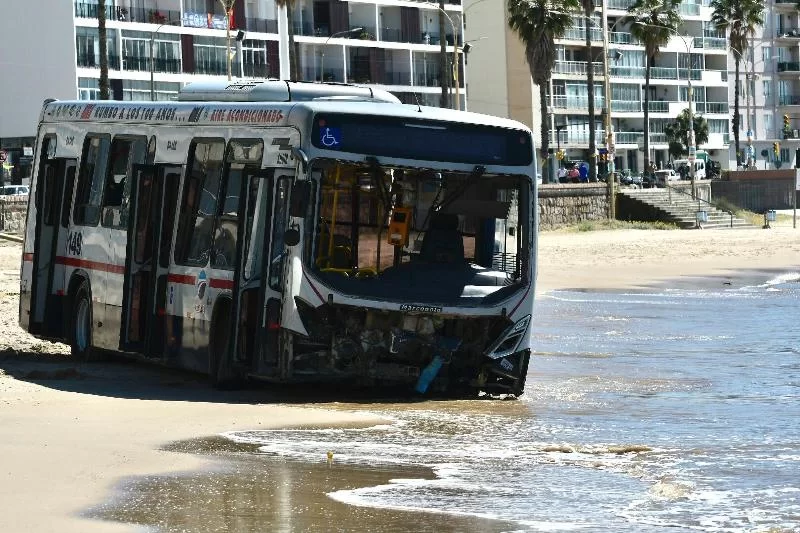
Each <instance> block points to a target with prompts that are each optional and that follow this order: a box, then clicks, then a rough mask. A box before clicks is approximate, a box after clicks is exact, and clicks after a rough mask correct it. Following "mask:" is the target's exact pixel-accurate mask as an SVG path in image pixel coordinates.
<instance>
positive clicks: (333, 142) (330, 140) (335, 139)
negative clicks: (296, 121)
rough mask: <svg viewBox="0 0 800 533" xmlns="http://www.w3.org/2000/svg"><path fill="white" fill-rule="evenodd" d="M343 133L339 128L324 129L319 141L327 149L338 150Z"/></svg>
mask: <svg viewBox="0 0 800 533" xmlns="http://www.w3.org/2000/svg"><path fill="white" fill-rule="evenodd" d="M341 136H342V135H341V131H340V130H339V128H322V130H321V131H320V136H319V141H320V142H321V143H322V146H324V147H325V148H336V146H337V145H338V144H339V139H340V138H341Z"/></svg>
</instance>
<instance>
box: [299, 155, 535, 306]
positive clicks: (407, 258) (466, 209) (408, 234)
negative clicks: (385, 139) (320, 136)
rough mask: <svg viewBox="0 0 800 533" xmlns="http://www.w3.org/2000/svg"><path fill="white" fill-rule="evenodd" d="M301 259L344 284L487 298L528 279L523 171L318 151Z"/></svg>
mask: <svg viewBox="0 0 800 533" xmlns="http://www.w3.org/2000/svg"><path fill="white" fill-rule="evenodd" d="M310 171H311V176H312V178H314V179H313V183H314V185H315V200H316V201H315V202H313V205H312V207H311V208H310V209H309V213H308V215H307V220H306V225H305V227H306V234H305V246H304V248H305V256H304V261H305V263H306V265H307V267H309V268H310V269H311V270H312V271H313V272H315V273H316V275H317V276H318V277H319V278H320V279H321V280H322V281H323V282H324V283H326V284H328V285H329V286H330V287H332V288H335V289H336V290H338V291H341V292H342V293H344V294H348V295H352V296H358V297H366V298H375V299H381V300H388V301H398V302H431V303H438V304H447V305H470V304H491V303H493V302H497V301H500V300H502V299H504V298H506V297H508V296H509V295H510V294H512V293H513V292H515V291H516V290H518V289H519V288H520V287H521V286H522V285H523V284H524V283H525V282H527V281H528V279H527V278H528V270H529V261H530V255H531V251H530V249H529V246H530V244H529V242H530V231H531V227H530V222H529V221H530V219H531V216H530V214H529V213H528V206H529V205H530V198H529V191H530V181H529V179H528V178H526V177H525V176H522V175H492V174H486V173H485V172H483V167H476V169H475V170H474V171H473V172H469V173H465V172H439V171H433V170H430V169H415V168H401V167H384V166H379V165H378V164H377V163H373V164H369V163H367V164H354V163H345V162H341V161H332V160H315V161H313V162H312V165H311V167H310Z"/></svg>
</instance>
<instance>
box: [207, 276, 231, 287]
mask: <svg viewBox="0 0 800 533" xmlns="http://www.w3.org/2000/svg"><path fill="white" fill-rule="evenodd" d="M208 286H209V287H211V288H212V289H230V290H233V280H230V279H216V278H211V279H210V280H208Z"/></svg>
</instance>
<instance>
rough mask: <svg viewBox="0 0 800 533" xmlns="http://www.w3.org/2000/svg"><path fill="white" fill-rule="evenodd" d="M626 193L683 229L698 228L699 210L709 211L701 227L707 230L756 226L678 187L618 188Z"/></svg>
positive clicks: (660, 218) (666, 220) (621, 192)
mask: <svg viewBox="0 0 800 533" xmlns="http://www.w3.org/2000/svg"><path fill="white" fill-rule="evenodd" d="M619 192H620V194H623V195H625V196H627V197H628V198H630V199H631V200H634V201H636V202H640V203H642V204H645V205H646V206H649V207H650V208H651V209H652V210H655V211H656V212H657V213H658V215H659V216H658V218H659V220H662V221H664V222H672V223H674V224H677V225H678V226H679V227H681V228H694V227H697V218H696V216H697V211H698V210H703V211H706V213H707V217H708V220H707V222H702V223H701V224H700V226H701V227H702V228H704V229H725V228H753V227H755V226H753V225H752V224H750V223H749V222H747V221H745V220H743V219H741V218H738V217H736V216H734V217H732V218H731V215H730V214H729V213H727V212H725V211H721V210H719V209H717V208H716V207H714V206H713V205H709V204H707V203H705V202H700V203H699V204H698V201H697V200H693V199H692V197H691V196H689V195H688V194H685V193H681V192H679V191H677V190H669V189H666V188H654V189H619ZM698 206H699V207H698Z"/></svg>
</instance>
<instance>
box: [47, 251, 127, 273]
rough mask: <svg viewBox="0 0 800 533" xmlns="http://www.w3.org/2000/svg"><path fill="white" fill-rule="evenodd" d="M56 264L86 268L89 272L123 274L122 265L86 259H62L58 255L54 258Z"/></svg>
mask: <svg viewBox="0 0 800 533" xmlns="http://www.w3.org/2000/svg"><path fill="white" fill-rule="evenodd" d="M56 264H59V265H66V266H71V267H77V268H88V269H89V270H98V271H100V272H111V273H112V274H124V273H125V266H124V265H114V264H111V263H101V262H100V261H89V260H88V259H79V258H77V257H64V256H61V255H59V256H58V257H56Z"/></svg>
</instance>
